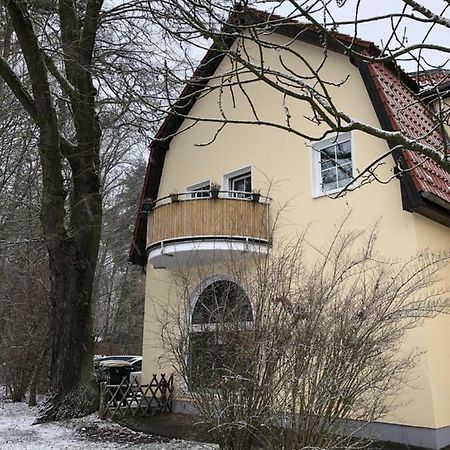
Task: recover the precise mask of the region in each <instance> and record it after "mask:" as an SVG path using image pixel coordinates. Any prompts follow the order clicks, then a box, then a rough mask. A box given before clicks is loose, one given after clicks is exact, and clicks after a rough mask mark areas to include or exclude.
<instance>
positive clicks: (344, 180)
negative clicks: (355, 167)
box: [337, 163, 353, 187]
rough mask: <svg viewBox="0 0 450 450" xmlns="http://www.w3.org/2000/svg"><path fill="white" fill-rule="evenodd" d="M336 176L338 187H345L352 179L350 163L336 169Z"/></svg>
mask: <svg viewBox="0 0 450 450" xmlns="http://www.w3.org/2000/svg"><path fill="white" fill-rule="evenodd" d="M337 175H338V185H339V187H344V186H346V185H347V184H348V183H349V182H350V181H351V180H352V179H353V176H352V165H351V163H350V164H346V165H345V166H342V167H338V169H337Z"/></svg>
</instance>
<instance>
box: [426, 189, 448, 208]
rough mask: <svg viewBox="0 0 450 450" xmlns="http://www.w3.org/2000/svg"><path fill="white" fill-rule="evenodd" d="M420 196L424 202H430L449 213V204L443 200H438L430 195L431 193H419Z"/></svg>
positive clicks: (438, 198)
mask: <svg viewBox="0 0 450 450" xmlns="http://www.w3.org/2000/svg"><path fill="white" fill-rule="evenodd" d="M420 196H421V197H422V198H424V199H425V200H428V201H429V202H432V203H434V204H435V205H437V206H440V207H441V208H444V209H445V210H447V211H449V212H450V203H449V202H447V201H446V200H444V199H443V198H440V197H438V196H437V195H435V194H432V193H431V192H421V193H420Z"/></svg>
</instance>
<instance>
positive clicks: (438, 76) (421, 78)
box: [409, 69, 450, 88]
mask: <svg viewBox="0 0 450 450" xmlns="http://www.w3.org/2000/svg"><path fill="white" fill-rule="evenodd" d="M409 76H410V77H411V78H413V79H414V80H415V81H416V82H417V83H418V84H419V86H420V87H422V88H425V87H429V86H436V85H439V84H442V83H447V82H449V81H450V71H449V70H445V69H432V70H421V71H420V72H411V73H410V74H409Z"/></svg>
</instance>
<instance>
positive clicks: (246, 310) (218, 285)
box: [188, 279, 253, 387]
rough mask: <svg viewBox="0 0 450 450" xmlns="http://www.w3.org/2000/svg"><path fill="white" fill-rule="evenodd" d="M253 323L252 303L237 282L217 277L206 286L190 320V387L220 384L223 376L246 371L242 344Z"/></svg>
mask: <svg viewBox="0 0 450 450" xmlns="http://www.w3.org/2000/svg"><path fill="white" fill-rule="evenodd" d="M252 322H253V311H252V306H251V304H250V301H249V299H248V297H247V294H246V293H245V291H244V290H243V289H242V288H241V287H240V286H239V285H238V284H236V283H235V282H233V281H230V280H224V279H216V280H214V281H212V282H209V284H207V286H206V287H204V288H203V290H202V291H201V293H200V295H199V296H198V299H197V301H196V303H195V306H194V309H193V311H192V315H191V320H190V330H189V354H188V358H189V370H190V373H189V380H190V384H191V386H193V387H201V386H207V387H218V386H219V385H220V383H221V381H222V378H223V377H225V376H229V375H230V374H241V375H244V374H245V373H246V371H247V370H248V367H249V361H246V360H245V358H246V356H245V352H243V351H242V346H243V345H245V342H246V341H247V339H248V334H249V333H251V332H252V331H251V327H249V326H248V324H251V323H252Z"/></svg>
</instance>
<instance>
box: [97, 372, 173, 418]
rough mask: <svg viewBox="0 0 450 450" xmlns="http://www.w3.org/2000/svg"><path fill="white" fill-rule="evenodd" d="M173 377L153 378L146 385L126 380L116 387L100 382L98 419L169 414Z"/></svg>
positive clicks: (170, 410)
mask: <svg viewBox="0 0 450 450" xmlns="http://www.w3.org/2000/svg"><path fill="white" fill-rule="evenodd" d="M172 400H173V375H170V377H169V378H167V379H166V376H165V374H163V373H162V374H161V376H160V377H159V378H158V377H157V376H156V375H153V378H152V380H151V381H150V383H149V384H139V383H138V382H137V381H136V380H133V382H132V383H129V382H128V380H127V379H126V378H124V379H123V380H122V382H121V383H120V384H118V385H117V384H107V383H106V382H104V383H100V408H99V414H100V417H102V418H105V417H107V416H109V417H111V418H116V419H122V418H124V417H126V416H132V417H134V416H148V415H154V414H161V413H165V412H172Z"/></svg>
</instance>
